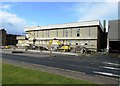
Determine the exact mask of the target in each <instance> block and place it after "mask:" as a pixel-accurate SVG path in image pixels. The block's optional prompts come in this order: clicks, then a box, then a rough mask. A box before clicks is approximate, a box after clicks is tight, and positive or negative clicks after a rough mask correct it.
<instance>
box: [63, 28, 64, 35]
mask: <svg viewBox="0 0 120 86" xmlns="http://www.w3.org/2000/svg"><path fill="white" fill-rule="evenodd" d="M63 37H64V29H63Z"/></svg>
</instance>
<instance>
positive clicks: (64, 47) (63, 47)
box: [59, 45, 71, 51]
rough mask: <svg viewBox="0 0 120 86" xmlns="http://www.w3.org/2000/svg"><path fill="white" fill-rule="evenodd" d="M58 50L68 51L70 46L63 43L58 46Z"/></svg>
mask: <svg viewBox="0 0 120 86" xmlns="http://www.w3.org/2000/svg"><path fill="white" fill-rule="evenodd" d="M59 50H64V51H70V50H71V47H70V46H69V45H63V46H62V47H60V48H59Z"/></svg>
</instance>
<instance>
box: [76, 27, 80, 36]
mask: <svg viewBox="0 0 120 86" xmlns="http://www.w3.org/2000/svg"><path fill="white" fill-rule="evenodd" d="M77 37H80V29H77Z"/></svg>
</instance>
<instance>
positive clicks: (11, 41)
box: [0, 29, 19, 46]
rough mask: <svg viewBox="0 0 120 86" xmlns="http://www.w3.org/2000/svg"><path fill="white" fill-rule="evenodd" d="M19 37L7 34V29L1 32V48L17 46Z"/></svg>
mask: <svg viewBox="0 0 120 86" xmlns="http://www.w3.org/2000/svg"><path fill="white" fill-rule="evenodd" d="M17 36H19V35H15V34H7V32H6V30H5V29H1V30H0V46H7V45H16V44H17V39H16V37H17Z"/></svg>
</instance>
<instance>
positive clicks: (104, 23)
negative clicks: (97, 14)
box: [103, 20, 106, 33]
mask: <svg viewBox="0 0 120 86" xmlns="http://www.w3.org/2000/svg"><path fill="white" fill-rule="evenodd" d="M103 28H104V33H106V20H103Z"/></svg>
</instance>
